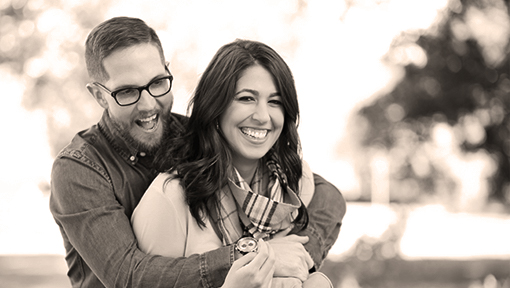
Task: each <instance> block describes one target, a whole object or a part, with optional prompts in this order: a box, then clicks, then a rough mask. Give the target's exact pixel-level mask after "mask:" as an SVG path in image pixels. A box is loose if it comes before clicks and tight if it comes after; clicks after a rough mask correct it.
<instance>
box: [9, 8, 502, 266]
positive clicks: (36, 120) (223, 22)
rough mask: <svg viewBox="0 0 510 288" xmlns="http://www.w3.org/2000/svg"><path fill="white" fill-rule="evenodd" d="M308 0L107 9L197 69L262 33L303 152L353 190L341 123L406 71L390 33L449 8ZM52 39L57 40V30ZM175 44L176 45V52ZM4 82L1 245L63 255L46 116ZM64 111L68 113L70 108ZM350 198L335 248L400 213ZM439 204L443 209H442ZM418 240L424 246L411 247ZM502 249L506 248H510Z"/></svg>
mask: <svg viewBox="0 0 510 288" xmlns="http://www.w3.org/2000/svg"><path fill="white" fill-rule="evenodd" d="M37 2H38V1H34V3H37ZM39 2H40V1H39ZM81 2H82V1H79V0H75V1H65V5H67V6H69V7H72V6H73V5H76V4H77V3H81ZM307 2H308V3H307V5H306V6H305V8H304V10H302V11H298V6H297V4H296V3H298V1H290V0H282V1H277V2H276V1H271V0H263V1H256V2H249V4H246V3H247V2H245V1H242V2H241V1H236V0H221V1H206V0H201V1H186V0H179V1H177V0H176V1H169V3H168V4H166V5H165V6H164V7H160V9H156V8H155V7H159V6H160V5H159V4H160V3H161V2H160V1H157V0H148V1H130V0H124V1H123V0H119V1H115V3H116V4H115V5H113V6H112V7H111V8H110V10H109V12H108V13H107V15H106V17H107V18H109V17H112V16H118V15H128V16H136V17H140V18H142V19H145V20H146V21H147V22H148V23H149V24H150V25H151V26H154V27H156V28H157V30H158V34H159V35H160V38H161V39H162V42H163V46H164V47H165V50H166V54H167V56H168V57H169V58H171V57H186V61H187V63H188V64H189V65H190V67H192V68H193V69H195V70H196V74H197V76H198V75H199V73H200V72H201V71H203V69H204V68H205V66H206V65H207V63H208V61H209V60H210V58H211V57H212V55H213V54H214V52H215V51H216V50H217V49H218V48H219V47H220V46H221V45H223V44H225V43H227V42H230V41H232V40H234V39H235V38H251V39H257V40H259V41H262V42H266V43H267V44H269V45H270V46H272V47H274V48H275V49H276V50H277V51H279V52H280V53H281V54H282V56H283V57H284V58H285V60H286V61H287V63H288V64H289V66H290V67H291V69H292V70H293V73H294V76H295V80H296V84H297V88H298V95H299V97H300V98H299V101H300V108H301V126H300V135H301V140H302V144H303V150H304V155H305V159H306V160H307V161H308V162H309V163H310V165H311V167H312V169H313V170H314V171H315V172H318V173H319V174H321V175H323V176H324V177H325V178H326V179H328V180H330V181H331V182H333V183H334V184H335V185H336V186H338V187H339V188H340V189H341V190H352V189H355V188H356V185H357V182H356V178H355V175H354V172H353V169H352V168H351V166H350V164H349V160H350V159H349V158H348V155H342V154H341V155H338V156H337V157H334V156H332V155H335V151H336V150H337V148H338V147H337V145H338V143H339V142H340V141H342V139H343V138H344V137H347V136H348V135H345V128H346V127H345V124H346V122H347V118H348V116H349V114H350V113H351V112H352V111H353V109H354V108H356V107H358V106H359V105H360V104H361V103H363V102H364V101H368V100H370V99H372V97H375V96H376V95H377V94H378V93H380V92H381V91H385V90H387V89H391V88H392V86H393V85H394V84H395V83H396V81H398V79H400V77H401V71H400V70H398V69H395V68H391V67H386V66H385V65H384V64H382V62H381V61H380V60H381V57H382V56H383V55H384V54H386V53H387V51H388V48H389V45H390V43H391V41H392V40H393V38H394V37H395V36H397V35H399V34H400V33H401V32H402V31H405V30H408V29H425V28H427V27H429V26H430V25H431V24H432V23H433V22H434V20H435V19H436V17H437V16H438V12H440V11H442V9H444V8H445V7H446V3H447V1H446V0H428V1H417V0H416V1H409V0H387V1H369V0H359V1H355V2H356V3H357V5H355V6H352V7H350V9H349V10H348V11H347V12H345V11H346V8H347V7H346V3H348V2H349V1H326V0H323V1H307ZM375 3H380V4H379V5H376V4H375ZM34 5H35V4H34ZM344 12H345V13H344ZM70 21H72V19H69V17H67V16H66V13H65V12H63V11H61V10H50V11H48V13H47V14H43V15H42V16H41V19H40V22H39V25H38V27H37V28H38V29H42V30H45V29H62V30H61V31H60V34H59V35H68V37H73V35H75V33H74V32H73V31H74V30H73V29H74V28H73V27H74V26H73V23H68V22H70ZM63 23H67V24H69V25H64V24H63ZM289 23H292V25H290V24H289ZM58 27H60V28H58ZM28 28H30V27H28ZM28 28H27V29H28ZM60 37H64V36H60ZM66 37H67V36H66ZM53 40H54V41H57V42H58V39H57V38H56V39H53ZM82 42H83V41H82ZM54 43H56V42H54ZM190 43H196V47H194V48H195V49H194V50H193V51H190V52H189V53H186V52H185V51H186V49H185V48H186V47H188V46H189V45H190ZM183 49H184V51H183ZM176 51H178V52H179V53H180V54H179V55H174V53H177V52H176ZM417 55H418V54H417ZM46 56H47V57H46V58H45V59H46V60H40V61H51V63H52V64H53V65H52V68H53V69H55V71H58V70H60V71H63V70H65V69H67V68H66V67H67V66H66V65H69V63H72V62H73V61H77V60H76V59H74V58H72V59H67V60H66V61H63V60H62V59H59V58H58V57H55V55H53V54H51V51H50V52H48V54H47V55H46ZM75 56H76V57H78V55H75ZM418 56H419V55H418ZM80 57H81V56H80ZM415 60H416V59H415ZM416 61H420V59H418V58H417V60H416ZM59 65H60V66H59ZM44 67H48V65H46V64H44V63H42V62H34V63H29V68H30V72H31V73H35V75H37V74H38V73H42V72H41V71H44V69H45V68H44ZM175 73H179V72H178V71H176V72H175ZM0 87H2V89H3V91H4V92H5V91H8V93H6V95H9V97H4V98H5V100H4V101H7V103H4V105H5V104H7V107H8V109H5V110H4V111H8V112H9V113H1V114H0V117H1V120H2V122H3V123H11V125H4V126H5V127H6V128H5V129H7V131H6V132H7V133H6V134H5V135H16V136H15V137H16V141H2V142H1V144H0V145H2V146H1V148H2V151H4V153H5V155H4V159H7V163H9V166H7V165H4V172H3V173H2V174H3V175H2V179H1V180H0V185H2V186H1V187H3V189H5V192H3V193H2V194H0V196H1V197H2V199H0V254H32V253H49V254H54V253H56V254H63V253H64V250H63V247H62V241H61V238H60V234H59V232H58V229H57V227H56V225H55V224H54V222H53V219H52V218H51V215H50V213H49V211H48V199H47V197H43V196H42V193H41V192H40V191H39V189H38V185H39V184H40V183H41V182H45V181H46V182H49V180H50V179H49V173H50V171H49V169H50V167H51V163H52V161H53V159H51V157H50V156H49V155H50V154H49V148H48V147H47V145H44V143H47V139H46V129H47V128H46V125H45V120H44V116H43V115H42V114H41V113H40V112H37V111H36V112H27V111H25V110H24V109H23V108H22V107H21V105H20V102H21V97H22V95H23V89H24V84H23V81H22V79H15V78H13V77H12V76H10V75H8V74H6V73H5V72H4V71H2V69H0ZM190 93H191V91H189V89H188V88H187V87H182V86H181V87H179V86H176V87H175V92H174V95H175V96H176V104H175V111H177V112H181V113H185V107H186V103H187V100H188V97H189V95H190ZM62 117H64V118H65V117H67V116H65V114H64V116H62ZM14 119H17V120H16V121H14ZM20 119H22V121H19V120H20ZM34 143H35V144H37V145H34ZM20 155H22V156H20ZM20 159H22V160H25V161H20ZM11 163H12V164H11ZM338 175H341V176H342V177H339V176H338ZM352 207H354V208H352V210H351V209H349V210H348V214H347V215H346V218H345V221H344V223H345V224H344V226H343V228H342V229H343V230H342V232H341V236H340V239H342V241H341V242H339V243H338V244H337V245H335V247H334V248H333V250H332V255H339V254H342V253H344V252H346V251H348V250H349V249H350V248H351V246H352V245H353V244H354V242H355V240H356V239H357V238H359V237H361V235H363V234H368V235H380V234H381V233H382V231H384V230H385V229H386V227H387V226H388V225H390V224H391V223H392V221H394V218H395V215H393V214H392V213H391V212H390V211H388V210H387V208H381V207H379V206H377V207H376V208H374V207H361V208H360V207H357V206H356V207H355V206H352ZM368 211H371V212H368ZM422 212H423V211H421V212H420V211H417V212H416V213H415V214H412V216H413V218H412V219H411V220H412V221H414V222H411V223H417V226H416V227H418V226H420V225H422V222H420V221H424V220H423V218H420V217H423V215H424V214H423V213H422ZM441 213H442V214H439V216H444V213H443V212H441ZM358 216H359V217H358ZM439 216H438V217H439ZM363 219H365V220H363ZM370 219H374V221H372V220H370ZM471 220H472V219H471V218H469V217H452V220H451V221H452V222H448V223H449V224H454V223H458V224H455V225H457V226H458V227H460V228H459V229H470V227H469V226H468V225H466V224H465V223H466V221H471ZM455 221H458V222H455ZM463 221H464V222H463ZM438 222H440V221H438ZM349 223H353V224H349ZM461 223H464V224H461ZM487 223H490V224H491V225H495V226H494V229H498V228H497V227H500V228H499V229H501V225H507V227H508V222H505V221H504V220H502V221H497V220H490V221H488V222H487ZM437 224H438V225H440V224H441V223H437ZM498 225H500V226H498ZM500 231H501V230H500ZM447 232H448V229H446V228H445V233H447ZM450 232H451V230H450ZM409 233H410V234H406V238H405V239H404V240H406V241H404V242H403V247H402V249H404V252H405V253H407V255H409V257H413V255H418V256H420V255H421V254H420V253H432V252H431V251H428V250H427V251H421V252H420V251H419V247H420V246H422V245H419V244H421V243H422V242H420V241H418V240H417V239H419V235H421V234H419V233H420V231H419V229H417V228H415V229H410V231H409ZM413 233H418V234H413ZM431 233H432V232H431ZM413 235H414V236H413ZM413 237H414V238H413ZM413 243H416V244H415V245H414V248H415V249H418V250H414V252H413ZM506 243H508V242H506ZM496 244H497V243H496ZM452 245H453V244H452ZM417 251H418V252H417ZM505 251H507V253H508V254H510V251H508V249H507V250H505ZM413 253H414V254H413ZM457 253H459V254H458V255H460V254H462V253H470V252H469V251H458V252H457ZM479 253H481V254H483V253H484V252H483V251H479ZM490 253H493V252H492V251H490ZM418 256H417V257H418Z"/></svg>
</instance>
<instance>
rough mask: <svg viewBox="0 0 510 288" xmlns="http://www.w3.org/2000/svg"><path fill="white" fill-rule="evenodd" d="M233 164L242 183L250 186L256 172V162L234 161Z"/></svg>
mask: <svg viewBox="0 0 510 288" xmlns="http://www.w3.org/2000/svg"><path fill="white" fill-rule="evenodd" d="M233 164H234V167H236V169H237V171H238V172H239V174H241V177H243V179H244V181H246V183H248V185H250V184H251V181H252V180H253V176H254V175H255V171H256V170H257V164H258V161H234V163H233Z"/></svg>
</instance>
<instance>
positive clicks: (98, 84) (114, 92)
mask: <svg viewBox="0 0 510 288" xmlns="http://www.w3.org/2000/svg"><path fill="white" fill-rule="evenodd" d="M165 70H166V72H168V74H170V75H167V76H163V77H158V78H156V79H154V80H152V81H150V82H149V83H147V85H144V86H140V87H129V88H121V89H118V90H115V91H113V92H112V91H110V89H108V88H106V86H104V85H103V84H101V83H99V82H93V83H92V84H94V85H96V86H98V87H100V88H103V89H104V90H105V91H106V92H108V93H110V96H112V97H113V99H115V102H117V104H118V105H119V106H129V105H133V104H136V103H137V102H138V101H140V98H141V97H142V92H143V90H147V92H148V93H149V95H151V96H152V97H154V98H157V97H161V96H163V95H166V94H167V93H168V92H170V91H171V90H172V84H173V80H174V76H173V75H172V73H170V70H168V67H167V66H166V65H165ZM163 79H169V80H170V85H169V86H168V91H166V92H165V93H163V94H161V95H153V94H152V93H151V91H150V90H149V86H151V85H152V84H153V83H154V82H157V81H160V80H163ZM126 89H135V90H138V98H136V100H135V101H134V102H133V103H129V104H120V103H119V100H117V93H119V92H120V91H122V90H126Z"/></svg>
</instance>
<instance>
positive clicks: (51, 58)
mask: <svg viewBox="0 0 510 288" xmlns="http://www.w3.org/2000/svg"><path fill="white" fill-rule="evenodd" d="M75 2H76V1H69V2H65V1H37V0H11V1H2V4H0V67H1V68H2V69H6V70H7V71H8V72H9V73H11V74H12V75H17V76H18V77H19V78H20V79H22V80H23V81H24V83H25V91H24V96H23V101H22V104H23V106H24V108H25V109H27V110H37V109H41V110H43V111H44V112H45V115H46V117H47V125H48V138H49V142H50V143H49V144H50V149H51V154H52V156H56V154H57V153H58V151H59V150H60V149H62V148H63V147H64V145H66V144H67V143H68V142H69V140H70V139H71V138H72V137H73V135H74V134H75V133H76V131H79V130H82V129H85V128H86V127H87V126H90V125H91V124H92V123H94V122H95V121H97V119H98V117H99V115H100V113H101V112H102V111H101V109H98V108H96V107H95V106H96V104H95V102H94V100H93V99H92V97H90V96H89V95H88V93H87V91H86V89H85V88H84V87H85V84H86V83H87V80H88V76H87V74H86V69H85V63H84V59H83V55H84V53H83V52H84V43H83V39H85V37H86V33H88V31H90V29H91V28H92V27H93V26H94V25H95V23H98V22H100V21H102V17H103V15H104V13H105V7H107V6H108V4H107V3H105V1H102V2H101V3H99V2H98V1H95V3H89V2H87V3H85V2H83V1H78V2H76V3H75ZM79 2H83V3H79ZM107 2H108V1H107ZM98 114H99V115H98Z"/></svg>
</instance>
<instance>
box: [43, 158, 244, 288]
mask: <svg viewBox="0 0 510 288" xmlns="http://www.w3.org/2000/svg"><path fill="white" fill-rule="evenodd" d="M106 175H107V174H106V172H105V171H104V170H101V169H100V168H98V167H97V165H93V164H92V162H88V161H81V162H79V161H75V160H74V159H71V158H59V159H57V160H56V161H55V163H54V166H53V170H52V183H51V185H52V187H51V188H52V194H51V200H50V209H51V212H52V214H53V216H54V218H55V220H56V222H57V224H58V225H59V226H60V229H61V232H62V234H63V238H64V241H65V243H64V244H65V245H66V246H68V247H66V248H67V249H66V250H67V253H68V255H67V256H66V259H67V260H68V265H71V266H72V267H70V274H69V276H70V277H73V276H72V275H71V270H73V271H74V272H73V274H79V273H83V272H77V271H83V270H84V269H83V267H84V266H87V267H90V269H91V270H92V271H93V273H94V274H95V275H96V276H97V277H98V278H99V279H100V281H101V282H102V283H103V285H105V286H106V287H128V286H129V287H197V286H198V287H219V286H221V285H222V283H223V281H224V279H225V277H226V275H227V273H228V270H229V269H230V267H231V265H232V262H233V260H234V259H233V258H234V251H233V248H232V247H223V248H220V249H218V250H214V251H211V252H208V253H205V254H201V255H193V256H191V257H189V258H168V257H161V256H154V255H147V254H145V253H143V252H142V251H140V250H139V249H138V247H137V242H136V239H135V237H134V234H133V231H132V228H131V225H130V221H129V219H128V217H127V216H126V214H125V213H124V208H123V207H122V205H121V204H120V203H119V202H118V201H117V199H116V197H115V195H114V192H113V186H112V184H111V182H110V181H109V179H108V177H107V176H106ZM69 245H72V247H69ZM74 249H75V250H76V252H77V253H78V254H79V255H80V256H81V258H82V259H83V261H84V262H83V261H82V260H81V259H78V257H76V258H75V259H72V260H70V259H69V258H70V253H69V252H70V250H71V251H73V250H74ZM69 262H71V263H69ZM82 278H84V277H82Z"/></svg>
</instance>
